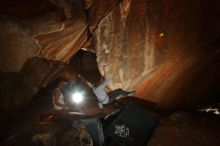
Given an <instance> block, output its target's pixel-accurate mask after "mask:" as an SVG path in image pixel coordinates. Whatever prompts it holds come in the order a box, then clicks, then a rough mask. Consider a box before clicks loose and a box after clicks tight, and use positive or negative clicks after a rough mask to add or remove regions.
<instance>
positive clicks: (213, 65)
mask: <svg viewBox="0 0 220 146" xmlns="http://www.w3.org/2000/svg"><path fill="white" fill-rule="evenodd" d="M219 5H220V3H219V2H218V1H217V0H214V1H212V2H207V1H199V0H193V1H190V2H189V1H182V0H177V1H170V0H168V1H145V0H138V1H135V0H123V1H121V2H120V4H118V5H116V6H115V7H114V8H113V10H112V11H111V12H110V13H109V14H108V15H107V16H106V17H104V18H103V19H102V20H101V22H100V24H99V25H98V28H97V29H96V31H95V47H96V51H97V53H96V54H97V62H98V64H99V70H100V71H101V73H102V74H104V71H103V68H102V64H105V63H108V64H109V66H108V67H107V68H106V70H105V71H106V75H107V76H109V77H110V87H111V88H114V89H115V88H123V89H126V90H133V89H135V90H136V91H137V96H138V97H139V98H142V99H146V100H150V101H153V102H157V103H158V105H159V107H163V108H165V107H166V108H174V107H192V106H196V105H200V104H201V103H204V102H206V101H207V100H210V98H213V97H217V96H218V95H220V93H219V91H218V89H217V86H218V84H219V81H220V78H219V76H218V74H219V73H220V69H219V68H220V63H219V62H220V61H219V58H220V53H219V45H218V43H217V42H219V38H218V36H219V35H220V27H219V23H220V22H219V15H218V14H219V9H218V7H219Z"/></svg>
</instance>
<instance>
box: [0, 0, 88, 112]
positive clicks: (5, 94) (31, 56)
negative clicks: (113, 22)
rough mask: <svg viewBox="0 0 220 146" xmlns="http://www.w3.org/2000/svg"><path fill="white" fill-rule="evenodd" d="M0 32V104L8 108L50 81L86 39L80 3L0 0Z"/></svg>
mask: <svg viewBox="0 0 220 146" xmlns="http://www.w3.org/2000/svg"><path fill="white" fill-rule="evenodd" d="M0 31H1V33H0V78H1V80H2V82H1V83H0V87H1V90H0V101H1V104H0V108H1V109H3V110H4V111H9V112H10V111H12V112H13V111H16V109H19V108H20V107H22V106H24V105H26V104H27V103H28V102H29V101H30V100H31V98H32V97H33V96H34V95H35V94H36V93H37V92H38V91H39V89H40V88H41V87H45V86H47V85H48V83H50V82H51V81H52V80H54V79H55V78H56V77H57V76H58V75H59V74H60V73H61V72H62V69H63V65H62V63H66V62H67V61H69V60H70V59H71V57H72V56H73V55H74V54H75V53H76V52H77V51H78V50H79V49H80V48H81V47H82V46H83V44H84V43H85V42H86V41H87V34H88V29H87V19H86V13H85V9H84V4H83V2H82V1H81V0H74V1H71V0H70V1H65V0H58V1H53V0H51V1H50V0H38V1H35V0H12V1H4V2H0ZM61 62H62V63H61Z"/></svg>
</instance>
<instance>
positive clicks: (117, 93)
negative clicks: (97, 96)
mask: <svg viewBox="0 0 220 146" xmlns="http://www.w3.org/2000/svg"><path fill="white" fill-rule="evenodd" d="M128 93H129V92H126V91H124V90H122V89H121V88H119V89H115V90H113V91H111V92H109V93H108V95H109V102H108V104H110V103H112V102H113V101H114V100H115V99H116V98H117V97H118V96H120V95H121V96H124V97H125V96H128Z"/></svg>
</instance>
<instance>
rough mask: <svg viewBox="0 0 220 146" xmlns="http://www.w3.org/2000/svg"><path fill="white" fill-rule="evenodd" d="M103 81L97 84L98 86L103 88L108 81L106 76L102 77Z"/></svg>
mask: <svg viewBox="0 0 220 146" xmlns="http://www.w3.org/2000/svg"><path fill="white" fill-rule="evenodd" d="M103 78H104V81H103V82H102V83H101V84H100V85H99V86H98V88H105V86H106V85H108V83H109V79H108V78H107V77H105V76H104V77H103Z"/></svg>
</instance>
